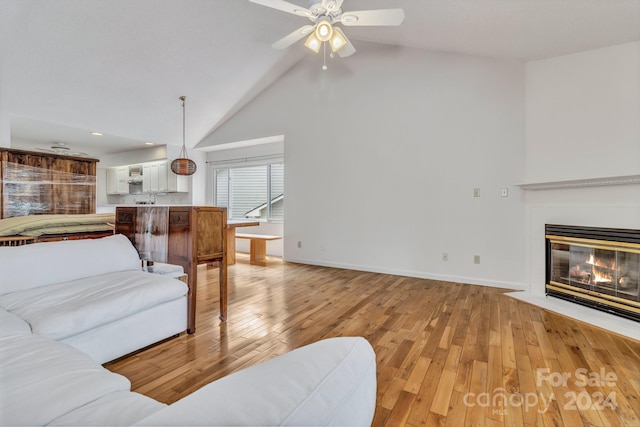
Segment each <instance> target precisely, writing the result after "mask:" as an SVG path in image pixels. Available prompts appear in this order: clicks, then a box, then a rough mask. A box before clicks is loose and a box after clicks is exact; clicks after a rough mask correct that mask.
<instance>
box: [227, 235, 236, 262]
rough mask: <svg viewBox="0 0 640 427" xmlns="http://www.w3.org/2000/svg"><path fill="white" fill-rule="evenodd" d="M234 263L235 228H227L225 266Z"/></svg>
mask: <svg viewBox="0 0 640 427" xmlns="http://www.w3.org/2000/svg"><path fill="white" fill-rule="evenodd" d="M235 263H236V228H235V227H231V228H227V265H233V264H235Z"/></svg>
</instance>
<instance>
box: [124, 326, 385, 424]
mask: <svg viewBox="0 0 640 427" xmlns="http://www.w3.org/2000/svg"><path fill="white" fill-rule="evenodd" d="M375 404H376V360H375V353H374V352H373V349H372V348H371V345H370V344H369V343H368V342H367V341H366V340H365V339H364V338H359V337H342V338H330V339H326V340H322V341H319V342H317V343H314V344H311V345H308V346H306V347H301V348H299V349H297V350H293V351H291V352H289V353H287V354H284V355H282V356H279V357H276V358H274V359H271V360H269V361H267V362H264V363H261V364H259V365H255V366H253V367H250V368H247V369H245V370H243V371H240V372H238V373H235V374H232V375H229V376H227V377H224V378H222V379H219V380H217V381H215V382H213V383H210V384H208V385H206V386H204V387H203V388H201V389H199V390H197V391H196V392H194V393H192V394H190V395H189V396H187V397H185V398H183V399H181V400H179V401H177V402H175V403H173V404H171V405H170V406H168V407H167V408H164V409H162V410H160V411H158V412H156V413H155V414H153V415H151V416H150V417H148V418H145V419H143V420H141V421H140V422H138V423H137V424H136V425H139V426H177V425H182V426H187V425H188V426H196V425H198V426H205V425H207V426H231V425H233V426H267V425H269V426H271V425H273V426H275V425H278V426H280V425H282V426H301V425H305V426H309V425H314V426H329V425H332V426H370V425H371V421H372V418H373V413H374V411H375Z"/></svg>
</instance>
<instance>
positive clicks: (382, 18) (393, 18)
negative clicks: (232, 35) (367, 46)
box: [252, 0, 404, 26]
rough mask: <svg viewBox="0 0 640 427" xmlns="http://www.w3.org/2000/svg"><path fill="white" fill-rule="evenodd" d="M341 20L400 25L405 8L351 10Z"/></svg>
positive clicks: (353, 23)
mask: <svg viewBox="0 0 640 427" xmlns="http://www.w3.org/2000/svg"><path fill="white" fill-rule="evenodd" d="M252 1H253V0H252ZM340 21H341V22H342V24H343V25H346V26H375V25H400V24H402V21H404V10H402V9H377V10H360V11H355V12H354V11H350V12H345V13H343V14H342V16H341V17H340Z"/></svg>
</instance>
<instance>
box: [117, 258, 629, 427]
mask: <svg viewBox="0 0 640 427" xmlns="http://www.w3.org/2000/svg"><path fill="white" fill-rule="evenodd" d="M245 258H246V257H245ZM217 278H218V274H217V270H216V269H215V268H207V266H205V265H202V266H200V267H199V271H198V280H199V288H198V313H197V330H196V333H195V334H193V335H186V334H183V335H181V336H179V337H177V338H174V339H170V340H168V341H165V342H163V343H160V344H158V345H155V346H152V347H150V348H148V349H145V350H143V351H140V352H138V353H136V354H134V355H131V356H128V357H126V358H123V359H120V360H118V361H115V362H111V363H109V364H107V365H105V366H106V367H107V368H108V369H110V370H112V371H114V372H118V373H121V374H123V375H125V376H126V377H128V378H129V379H130V380H131V382H132V386H133V390H134V391H137V392H140V393H142V394H145V395H147V396H150V397H153V398H155V399H157V400H159V401H162V402H165V403H172V402H174V401H176V400H178V399H180V398H181V397H184V396H186V395H187V394H189V393H191V392H193V391H195V390H197V389H198V388H200V387H202V386H203V385H205V384H207V383H209V382H211V381H213V380H216V379H218V378H220V377H223V376H225V375H228V374H230V373H232V372H234V371H237V370H239V369H242V368H245V367H248V366H251V365H254V364H256V363H258V362H261V361H264V360H267V359H269V358H272V357H274V356H276V355H279V354H283V353H285V352H287V351H289V350H291V349H294V348H296V347H299V346H302V345H305V344H309V343H311V342H314V341H317V340H319V339H322V338H327V337H333V336H345V335H360V336H364V337H365V338H367V339H368V340H369V342H370V343H371V344H372V346H373V348H374V349H375V351H376V354H377V364H378V365H377V377H378V399H377V408H376V414H375V418H374V421H373V425H374V426H393V427H395V426H422V425H428V426H432V425H444V426H456V427H457V426H463V425H465V426H466V425H469V426H471V425H478V426H503V425H505V426H571V427H573V426H640V342H638V341H634V340H631V339H626V338H623V337H621V336H618V335H616V334H612V333H608V332H605V331H603V330H601V329H598V328H594V327H591V326H588V325H586V324H583V323H580V322H577V321H574V320H572V319H570V318H567V317H563V316H560V315H557V314H554V313H550V312H547V311H545V310H542V309H540V308H538V307H535V306H532V305H529V304H527V303H524V302H521V301H518V300H515V299H513V298H510V297H508V296H506V295H504V292H505V290H502V289H498V288H490V287H482V286H473V285H464V284H455V283H447V282H440V281H433V280H424V279H416V278H409V277H400V276H393V275H388V274H376V273H367V272H359V271H350V270H340V269H332V268H324V267H317V266H307V265H300V264H291V263H283V262H281V261H279V260H276V259H271V260H270V261H269V265H268V266H267V267H259V266H253V265H249V264H248V258H246V259H243V256H242V255H240V256H239V258H238V263H237V264H235V265H233V266H230V267H229V318H228V321H227V322H226V323H224V324H221V323H220V322H219V321H218V319H217V314H218V313H217V299H218V296H217ZM639 327H640V325H639Z"/></svg>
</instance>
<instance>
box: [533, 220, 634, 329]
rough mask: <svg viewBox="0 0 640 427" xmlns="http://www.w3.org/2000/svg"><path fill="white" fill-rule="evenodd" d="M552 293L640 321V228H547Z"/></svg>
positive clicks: (547, 253)
mask: <svg viewBox="0 0 640 427" xmlns="http://www.w3.org/2000/svg"><path fill="white" fill-rule="evenodd" d="M545 237H546V269H547V270H546V279H547V280H546V293H547V295H550V296H554V297H558V298H563V299H566V300H569V301H573V302H576V303H580V304H583V305H587V306H590V307H593V308H596V309H599V310H604V311H607V312H610V313H614V314H617V315H620V316H623V317H626V318H629V319H633V320H636V321H640V230H628V229H618V228H596V227H576V226H568V225H551V224H547V225H546V226H545Z"/></svg>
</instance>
